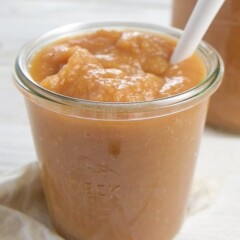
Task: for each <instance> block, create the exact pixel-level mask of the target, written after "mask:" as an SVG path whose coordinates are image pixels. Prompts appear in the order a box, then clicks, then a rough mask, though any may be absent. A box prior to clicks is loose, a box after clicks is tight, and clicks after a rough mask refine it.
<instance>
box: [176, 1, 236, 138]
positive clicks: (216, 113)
mask: <svg viewBox="0 0 240 240" xmlns="http://www.w3.org/2000/svg"><path fill="white" fill-rule="evenodd" d="M196 2H197V1H196V0H175V1H173V17H172V24H173V26H175V27H178V28H184V26H185V24H186V22H187V20H188V18H189V16H190V14H191V12H192V10H193V8H194V6H195V4H196ZM239 13H240V1H239V0H227V1H225V3H224V5H223V7H222V9H221V10H220V12H219V13H218V15H217V16H216V18H215V20H214V21H213V23H212V25H211V27H210V29H209V30H208V32H207V34H206V36H205V40H206V41H207V42H209V43H210V44H211V45H212V46H214V47H215V48H216V49H217V50H218V52H219V53H220V55H221V56H222V57H223V60H224V63H225V76H224V80H223V83H222V85H221V87H220V88H219V89H218V91H217V92H216V93H215V94H214V95H213V96H212V98H211V101H210V105H209V110H208V115H207V122H208V123H209V124H210V125H212V126H215V127H219V128H223V129H225V130H230V131H232V132H235V133H240V77H239V69H240V51H239V50H238V49H239V47H240V40H239V39H240V15H239Z"/></svg>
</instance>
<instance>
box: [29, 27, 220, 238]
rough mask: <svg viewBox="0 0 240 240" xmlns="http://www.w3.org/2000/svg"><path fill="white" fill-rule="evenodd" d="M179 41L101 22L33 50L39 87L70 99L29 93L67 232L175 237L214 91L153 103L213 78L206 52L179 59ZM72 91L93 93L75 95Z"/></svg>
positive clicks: (52, 204)
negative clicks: (103, 26)
mask: <svg viewBox="0 0 240 240" xmlns="http://www.w3.org/2000/svg"><path fill="white" fill-rule="evenodd" d="M146 31H147V30H146ZM174 47H175V42H174V41H173V40H171V39H169V38H167V37H164V36H161V35H158V34H154V33H151V32H140V31H130V30H128V31H123V32H121V31H112V30H99V31H96V32H93V33H87V34H82V35H79V36H74V37H71V38H64V39H63V40H58V41H56V42H53V43H51V44H49V45H46V46H45V47H43V48H40V49H39V50H37V51H36V52H35V53H34V54H32V55H33V56H32V58H30V62H28V63H27V65H28V67H29V68H28V69H29V72H30V74H31V76H32V78H33V79H34V80H35V81H36V82H37V84H36V85H37V87H38V88H39V89H40V86H42V87H43V88H46V89H48V90H50V91H52V92H56V93H58V94H60V96H58V97H59V98H61V99H63V100H64V102H63V104H62V102H58V101H56V102H55V101H52V100H50V99H48V98H47V97H44V96H42V95H41V94H39V95H37V94H36V95H37V96H35V95H34V96H33V95H31V97H28V96H29V95H27V94H26V96H27V97H26V99H27V101H26V103H27V108H28V113H29V117H30V123H31V127H32V133H33V138H34V141H35V147H36V151H37V156H38V160H39V163H40V169H41V177H42V183H43V187H44V192H45V196H46V201H47V205H48V209H49V212H50V216H51V220H52V222H53V224H54V226H55V228H56V230H57V232H58V233H59V234H60V235H61V236H63V237H64V239H67V240H171V239H173V237H174V236H175V235H176V233H177V232H178V230H179V228H180V226H181V224H182V221H183V218H184V215H185V212H186V205H187V199H188V196H189V192H190V187H191V182H192V178H193V173H194V166H195V162H196V158H197V153H198V148H199V143H200V138H201V134H202V131H203V127H204V123H205V116H206V111H207V105H208V98H209V95H205V96H203V97H202V96H201V99H198V100H197V101H196V100H195V98H190V97H186V101H185V102H184V103H183V102H180V101H179V102H177V103H178V104H172V105H171V104H169V105H170V106H167V107H162V106H161V105H160V104H159V102H161V101H162V100H163V101H164V99H160V100H158V101H155V102H157V107H156V106H155V107H156V108H154V107H153V106H152V103H153V102H151V100H153V99H159V98H166V97H171V96H173V95H176V94H180V93H182V92H184V91H187V90H189V89H192V88H194V87H195V86H197V85H198V84H199V83H200V82H201V81H203V79H204V78H205V75H206V72H207V71H206V69H207V68H206V69H205V66H207V64H206V65H205V64H204V61H203V60H202V58H200V57H199V56H198V55H196V54H195V55H193V56H192V57H191V58H189V59H188V60H186V61H184V62H182V63H181V64H178V65H174V66H172V65H170V64H169V59H170V56H171V54H172V52H173V49H174ZM36 49H37V48H36ZM212 56H213V54H211V56H210V54H209V55H208V56H207V59H208V58H211V57H212ZM204 59H205V58H204ZM208 71H209V70H208ZM217 78H219V77H218V76H217V77H216V79H215V80H216V81H217V80H218V79H217ZM34 84H35V83H34ZM213 86H214V85H212V88H213ZM215 88H216V85H215ZM44 92H45V91H44ZM47 94H49V95H50V94H51V95H52V93H51V92H50V93H49V92H47ZM201 94H202V95H203V91H201V93H199V94H198V96H200V95H201ZM61 95H63V96H61ZM64 95H66V96H70V97H74V98H78V99H86V100H90V101H87V102H86V101H77V105H71V104H68V102H67V100H66V99H68V100H69V98H67V97H65V96H64ZM71 100H73V99H71ZM168 100H169V99H168ZM99 101H100V102H105V103H103V104H102V103H101V104H100V103H99ZM146 101H150V102H147V104H145V103H146ZM111 102H112V103H111ZM116 102H122V103H123V104H116ZM128 102H135V104H128ZM155 102H154V103H155ZM65 103H66V104H65ZM89 104H90V107H89ZM99 105H101V107H99ZM143 105H144V106H143ZM116 106H117V107H120V108H114V107H116ZM129 106H134V110H132V109H130V107H129ZM129 109H130V110H131V111H130V110H129ZM128 110H129V111H128Z"/></svg>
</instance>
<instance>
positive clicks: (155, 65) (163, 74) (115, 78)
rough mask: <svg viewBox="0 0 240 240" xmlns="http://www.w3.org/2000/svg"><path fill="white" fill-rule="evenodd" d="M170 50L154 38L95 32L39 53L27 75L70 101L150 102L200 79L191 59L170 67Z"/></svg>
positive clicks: (170, 44) (200, 65) (201, 68)
mask: <svg viewBox="0 0 240 240" xmlns="http://www.w3.org/2000/svg"><path fill="white" fill-rule="evenodd" d="M174 46H175V42H174V41H173V40H170V39H168V38H166V37H163V36H160V35H157V34H153V33H144V32H136V31H126V32H120V31H107V30H99V31H97V32H95V33H91V34H86V35H81V36H78V37H74V38H67V39H64V40H61V41H58V42H55V43H54V44H51V45H49V46H47V47H45V48H43V49H42V50H40V52H38V53H37V54H36V55H35V57H34V58H33V60H32V62H31V65H30V73H31V75H32V77H33V79H34V80H36V81H37V82H39V84H41V85H42V86H43V87H44V88H46V89H49V90H51V91H53V92H56V93H59V94H62V95H67V96H70V97H75V98H80V99H87V100H92V101H102V102H137V101H149V100H153V99H158V98H164V97H168V96H171V95H175V94H178V93H181V92H183V91H186V90H188V89H191V88H193V87H194V86H196V85H197V84H198V83H199V82H200V81H202V80H203V78H204V75H205V68H204V66H203V63H202V62H201V60H200V59H199V57H198V56H196V55H194V56H192V57H191V58H189V59H188V60H186V61H184V62H183V63H181V64H179V65H174V66H172V65H170V64H169V58H170V56H171V54H172V52H173V49H174Z"/></svg>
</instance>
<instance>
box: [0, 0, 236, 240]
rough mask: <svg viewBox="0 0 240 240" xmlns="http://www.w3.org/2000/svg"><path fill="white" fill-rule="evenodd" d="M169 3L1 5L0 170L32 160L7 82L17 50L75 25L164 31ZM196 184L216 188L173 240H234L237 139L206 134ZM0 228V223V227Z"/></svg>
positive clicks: (46, 0)
mask: <svg viewBox="0 0 240 240" xmlns="http://www.w3.org/2000/svg"><path fill="white" fill-rule="evenodd" d="M170 2H171V1H170V0H164V1H161V0H122V1H121V0H112V1H111V0H99V1H97V0H91V1H90V0H85V1H84V0H79V1H78V0H68V1H63V0H59V1H57V0H5V1H4V0H1V1H0V3H1V7H0V77H1V82H0V84H1V87H0V170H4V169H9V168H13V167H17V166H20V165H23V164H25V163H27V162H30V161H33V160H35V159H36V157H35V153H34V148H33V144H32V138H31V133H30V129H29V126H28V121H27V115H26V112H25V107H24V101H23V99H22V97H21V95H20V93H18V91H17V90H16V89H15V87H14V85H13V83H12V81H11V67H12V63H13V60H14V57H15V55H16V53H17V51H18V50H19V48H20V47H21V46H22V45H23V44H24V43H25V42H26V41H28V40H30V39H32V38H34V37H36V36H37V35H40V34H42V33H44V32H46V31H48V30H50V29H52V28H55V27H57V26H60V25H63V24H67V23H72V22H76V21H78V22H79V21H104V20H124V21H139V22H143V21H144V22H149V23H158V24H164V25H168V24H169V22H170V20H169V19H170ZM197 176H198V178H204V179H206V180H207V181H208V180H209V181H210V179H211V181H215V182H217V183H218V185H219V187H218V190H217V192H216V195H215V197H214V199H213V204H212V205H211V206H209V207H208V208H207V209H206V210H204V211H201V212H198V213H196V214H195V215H193V216H192V217H190V218H189V219H188V220H187V221H186V223H185V225H184V227H183V229H182V230H181V233H180V234H179V236H178V238H177V239H178V240H220V239H221V240H222V239H223V240H239V239H240V204H239V202H240V136H237V135H231V134H225V133H221V132H216V131H214V130H211V129H207V130H205V132H204V136H203V140H202V146H201V150H200V155H199V161H198V168H197ZM0 224H1V222H0Z"/></svg>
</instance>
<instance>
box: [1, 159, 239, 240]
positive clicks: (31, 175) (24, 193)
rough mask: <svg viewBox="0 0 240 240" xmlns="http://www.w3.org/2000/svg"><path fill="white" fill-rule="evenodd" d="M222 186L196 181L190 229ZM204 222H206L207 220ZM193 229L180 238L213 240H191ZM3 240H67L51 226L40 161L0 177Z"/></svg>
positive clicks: (189, 210) (182, 234)
mask: <svg viewBox="0 0 240 240" xmlns="http://www.w3.org/2000/svg"><path fill="white" fill-rule="evenodd" d="M219 183H220V182H219V181H218V182H217V184H216V181H213V180H211V179H207V180H206V179H205V180H197V181H195V182H194V184H193V191H192V194H191V197H190V201H189V207H188V217H187V220H186V221H187V224H186V227H187V226H188V225H189V223H190V222H191V221H194V216H197V215H198V214H199V213H200V212H201V213H204V212H206V213H207V212H208V209H210V207H211V206H212V205H214V201H215V199H216V197H217V192H218V186H220V185H219ZM203 220H204V221H206V219H204V218H203ZM200 224H201V222H200ZM191 230H192V229H191V228H190V229H187V228H184V229H183V231H182V232H181V233H180V234H179V236H178V237H177V238H176V239H177V240H178V239H179V240H187V239H189V240H190V239H191V240H195V239H196V240H197V239H201V240H202V239H208V240H209V238H197V237H196V238H192V237H191V238H188V236H193V235H192V231H191ZM194 231H195V232H196V233H197V232H200V231H201V229H200V228H195V229H194ZM196 236H198V234H197V235H196ZM0 239H4V240H16V239H17V240H63V238H61V237H60V236H58V235H57V233H56V232H55V231H54V229H53V227H52V225H51V221H50V219H49V216H48V211H47V207H46V204H45V199H44V194H43V190H42V186H41V181H40V178H39V168H38V164H37V163H36V162H33V163H31V164H28V165H26V166H25V167H23V168H19V169H16V170H12V171H9V172H2V173H1V175H0ZM218 239H220V238H218ZM221 239H222V238H221ZM223 239H224V240H230V239H231V238H223ZM235 239H236V238H235ZM236 240H237V239H236Z"/></svg>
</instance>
